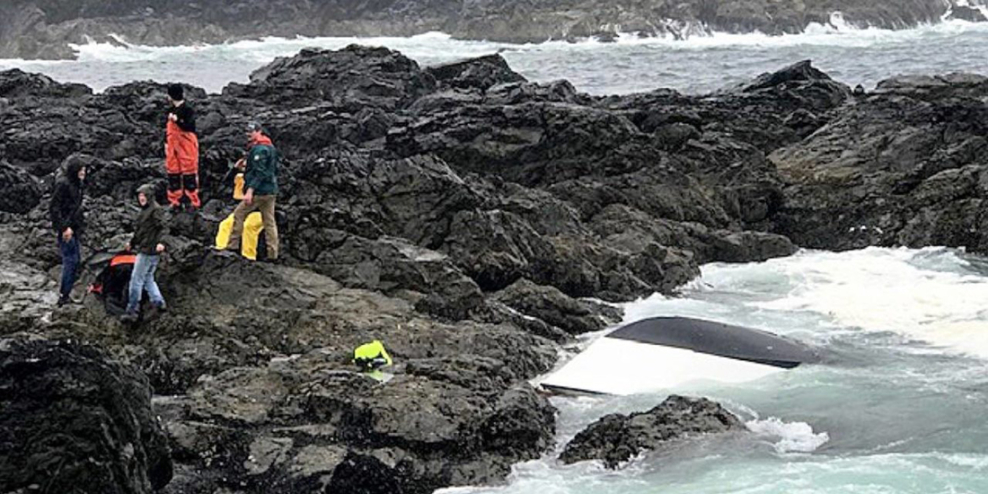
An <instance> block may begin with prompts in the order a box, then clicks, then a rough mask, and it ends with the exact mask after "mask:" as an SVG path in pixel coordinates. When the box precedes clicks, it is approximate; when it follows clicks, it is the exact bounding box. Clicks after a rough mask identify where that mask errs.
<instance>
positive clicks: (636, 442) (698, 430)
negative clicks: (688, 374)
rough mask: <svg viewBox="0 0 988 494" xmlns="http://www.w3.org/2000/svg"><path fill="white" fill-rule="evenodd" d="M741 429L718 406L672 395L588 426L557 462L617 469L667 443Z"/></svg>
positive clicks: (700, 399)
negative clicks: (593, 462)
mask: <svg viewBox="0 0 988 494" xmlns="http://www.w3.org/2000/svg"><path fill="white" fill-rule="evenodd" d="M745 430H747V429H745V426H744V423H742V422H741V420H740V419H738V417H737V416H735V415H734V414H733V413H731V412H729V411H727V410H726V409H724V407H722V406H721V405H719V404H718V403H715V402H713V401H710V400H708V399H706V398H687V397H683V396H676V395H672V396H670V397H668V398H666V400H665V401H663V402H662V403H660V404H659V405H658V406H656V407H655V408H653V409H651V410H649V411H647V412H638V413H632V414H631V415H621V414H616V413H615V414H611V415H607V416H605V417H603V418H601V419H600V420H598V421H596V422H594V423H593V424H590V425H589V426H588V427H587V428H586V429H584V430H583V431H582V432H580V433H579V434H577V435H576V437H574V438H573V440H572V441H570V443H569V444H567V445H566V449H564V450H563V453H562V454H561V455H560V457H559V459H560V460H562V461H563V463H567V464H569V463H576V462H578V461H587V460H601V461H603V463H604V465H605V466H607V467H608V468H617V467H618V466H620V465H621V464H622V463H625V462H627V461H628V460H631V459H632V458H634V457H635V456H637V455H638V454H640V453H642V452H643V451H654V450H661V449H662V448H663V447H664V446H666V445H667V444H668V443H669V442H671V441H677V440H683V439H688V438H696V437H697V436H701V435H706V434H723V433H729V432H740V431H745Z"/></svg>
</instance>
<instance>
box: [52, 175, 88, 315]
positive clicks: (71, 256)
mask: <svg viewBox="0 0 988 494" xmlns="http://www.w3.org/2000/svg"><path fill="white" fill-rule="evenodd" d="M85 181H86V167H85V165H84V164H83V162H82V161H81V160H79V159H78V158H69V159H68V162H67V163H66V165H65V168H64V171H63V175H62V177H60V178H59V179H58V181H57V182H56V183H55V193H54V194H53V195H52V198H51V204H50V205H49V214H50V216H51V225H52V228H53V229H54V230H55V234H56V236H57V237H58V250H59V253H60V254H61V255H62V279H61V283H60V285H59V290H58V294H59V297H58V305H59V306H60V307H61V306H63V305H65V304H67V303H69V302H70V301H71V299H70V298H69V295H70V294H71V293H72V286H73V285H75V282H76V278H77V277H78V271H79V262H80V259H81V242H82V233H83V230H84V229H85V227H86V222H85V218H84V217H83V213H82V196H83V192H84V190H85Z"/></svg>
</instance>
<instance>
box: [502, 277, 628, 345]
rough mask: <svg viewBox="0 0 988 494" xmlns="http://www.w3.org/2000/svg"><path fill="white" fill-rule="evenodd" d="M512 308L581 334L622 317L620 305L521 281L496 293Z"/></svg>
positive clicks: (570, 331) (569, 331)
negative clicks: (599, 301) (567, 294)
mask: <svg viewBox="0 0 988 494" xmlns="http://www.w3.org/2000/svg"><path fill="white" fill-rule="evenodd" d="M495 298H496V299H497V300H499V301H501V302H503V303H504V304H505V305H507V306H508V307H511V308H512V309H515V310H517V311H518V312H521V313H522V314H524V315H526V316H530V317H535V318H538V319H541V320H543V321H545V322H546V323H549V324H551V325H553V326H556V327H558V328H560V329H562V330H563V331H566V332H567V333H569V334H573V335H577V334H582V333H590V332H593V331H600V330H602V329H604V328H606V327H608V326H611V325H613V324H617V323H618V322H620V320H621V316H622V313H623V311H622V310H621V309H619V308H616V307H612V306H609V305H604V304H601V303H597V302H592V301H588V300H575V299H572V298H570V297H567V296H566V295H565V294H564V293H563V292H560V291H559V290H557V289H555V288H553V287H549V286H539V285H536V284H535V283H532V282H531V281H529V280H524V279H523V280H519V281H517V282H515V283H514V284H512V285H511V286H509V287H507V288H505V289H504V290H502V291H500V292H498V293H497V294H495Z"/></svg>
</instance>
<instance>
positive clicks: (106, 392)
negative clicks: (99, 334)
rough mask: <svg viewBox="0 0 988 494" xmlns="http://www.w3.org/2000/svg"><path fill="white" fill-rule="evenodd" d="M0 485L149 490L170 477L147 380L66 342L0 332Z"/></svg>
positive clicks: (93, 351) (97, 353)
mask: <svg viewBox="0 0 988 494" xmlns="http://www.w3.org/2000/svg"><path fill="white" fill-rule="evenodd" d="M0 389H3V390H4V392H3V393H2V394H0V437H2V440H0V478H2V479H3V485H4V490H7V491H11V492H21V491H20V490H21V489H23V492H30V491H32V490H35V489H36V487H32V486H45V489H46V490H49V491H57V492H72V491H74V490H77V489H79V488H80V487H81V486H85V489H87V490H88V491H89V492H105V493H111V494H113V493H121V494H122V493H151V492H154V491H156V490H158V489H161V488H162V487H164V486H165V485H167V484H168V482H169V481H170V480H171V477H172V460H171V456H170V454H169V450H168V446H167V444H166V441H165V435H164V433H163V432H162V430H161V426H160V424H159V423H158V421H157V419H156V418H155V416H154V414H153V413H152V411H151V390H150V387H149V386H148V382H147V380H146V379H145V378H144V376H143V375H141V374H140V373H135V372H134V371H133V369H130V368H127V367H125V366H121V365H119V364H117V363H115V362H113V361H111V360H109V359H108V358H107V356H106V355H105V354H103V353H102V352H100V351H99V350H97V349H95V348H91V347H87V346H83V345H80V344H78V343H73V342H69V341H67V342H50V341H45V340H41V339H31V338H4V339H0Z"/></svg>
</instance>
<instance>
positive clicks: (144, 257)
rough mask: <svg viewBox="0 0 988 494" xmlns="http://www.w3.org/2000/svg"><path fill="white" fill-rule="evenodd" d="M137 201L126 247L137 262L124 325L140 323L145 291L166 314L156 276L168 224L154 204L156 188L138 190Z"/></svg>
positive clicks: (156, 204) (145, 187)
mask: <svg viewBox="0 0 988 494" xmlns="http://www.w3.org/2000/svg"><path fill="white" fill-rule="evenodd" d="M137 201H138V203H139V204H140V206H141V212H140V213H138V215H137V222H136V223H135V225H134V236H133V238H131V240H130V243H129V244H127V250H133V251H134V252H135V253H136V254H137V260H136V261H135V262H134V269H133V271H132V272H131V275H130V290H129V295H128V299H127V312H126V313H125V314H124V315H123V316H122V317H121V320H123V321H125V322H135V321H137V311H138V309H139V308H140V305H141V297H142V295H143V292H144V291H147V293H148V297H149V298H150V299H151V303H152V304H154V305H155V306H156V307H157V308H158V310H160V311H165V310H166V305H165V298H164V297H162V295H161V290H160V289H158V283H157V282H156V281H155V280H154V272H155V271H156V270H157V269H158V262H159V260H160V259H161V253H162V252H164V251H165V245H164V244H163V243H162V241H163V238H164V236H165V235H167V234H168V221H167V219H166V218H165V211H164V210H163V209H162V208H161V207H160V206H158V203H157V202H156V201H155V200H154V186H153V185H143V186H141V187H140V188H139V189H137Z"/></svg>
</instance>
